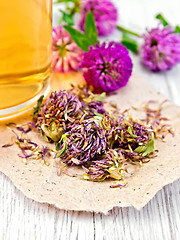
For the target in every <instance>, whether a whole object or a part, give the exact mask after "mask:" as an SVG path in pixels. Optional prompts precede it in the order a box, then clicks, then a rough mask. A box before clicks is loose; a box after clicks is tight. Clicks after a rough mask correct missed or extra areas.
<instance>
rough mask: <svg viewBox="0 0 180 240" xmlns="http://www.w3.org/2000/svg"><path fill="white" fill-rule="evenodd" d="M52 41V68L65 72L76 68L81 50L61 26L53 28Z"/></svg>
mask: <svg viewBox="0 0 180 240" xmlns="http://www.w3.org/2000/svg"><path fill="white" fill-rule="evenodd" d="M52 41H53V59H52V67H53V69H54V70H55V71H57V72H65V73H68V72H69V71H75V70H77V69H78V66H79V62H80V60H81V56H82V53H83V52H82V50H81V49H80V48H79V47H78V46H77V44H76V43H75V42H74V41H73V40H72V38H71V36H70V35H69V33H68V32H67V31H66V30H65V29H64V28H63V27H62V26H58V27H56V28H53V32H52Z"/></svg>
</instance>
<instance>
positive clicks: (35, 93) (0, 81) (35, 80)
mask: <svg viewBox="0 0 180 240" xmlns="http://www.w3.org/2000/svg"><path fill="white" fill-rule="evenodd" d="M51 36H52V1H51V0H7V1H6V0H0V119H5V118H8V117H11V116H15V115H18V114H20V113H21V112H24V111H26V110H27V109H28V108H29V107H31V106H32V105H33V104H34V103H35V102H36V100H37V99H38V98H39V96H40V95H42V94H45V95H46V94H47V93H48V91H49V90H50V84H49V78H50V72H51V57H52V37H51Z"/></svg>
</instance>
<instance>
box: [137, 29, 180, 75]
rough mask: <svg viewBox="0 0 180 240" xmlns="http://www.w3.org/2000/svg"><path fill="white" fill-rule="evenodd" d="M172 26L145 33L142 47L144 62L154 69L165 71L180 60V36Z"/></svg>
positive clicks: (141, 53) (141, 56)
mask: <svg viewBox="0 0 180 240" xmlns="http://www.w3.org/2000/svg"><path fill="white" fill-rule="evenodd" d="M173 31H174V30H173V29H172V28H171V27H170V26H166V27H164V28H153V29H151V30H150V31H147V33H146V34H144V36H143V37H144V43H143V44H142V46H141V47H140V51H139V53H140V58H141V61H142V63H143V64H144V65H145V66H146V67H147V68H149V69H150V70H152V71H165V70H168V69H170V68H172V67H173V66H174V65H176V64H177V63H179V62H180V36H179V34H178V33H173Z"/></svg>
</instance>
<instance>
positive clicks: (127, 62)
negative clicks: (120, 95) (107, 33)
mask: <svg viewBox="0 0 180 240" xmlns="http://www.w3.org/2000/svg"><path fill="white" fill-rule="evenodd" d="M80 66H81V67H82V68H84V69H85V70H84V73H83V76H84V78H85V80H86V82H87V84H89V85H92V86H93V87H94V89H95V91H97V92H102V91H105V92H112V91H115V90H117V89H119V88H121V87H123V86H125V85H126V84H127V82H128V80H129V78H130V76H131V73H132V61H131V58H130V56H129V54H128V51H127V49H126V47H124V46H123V45H122V44H121V43H116V42H110V43H109V44H106V43H103V44H95V47H93V46H90V50H89V52H87V53H84V56H83V58H82V61H81V63H80Z"/></svg>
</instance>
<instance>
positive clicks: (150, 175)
mask: <svg viewBox="0 0 180 240" xmlns="http://www.w3.org/2000/svg"><path fill="white" fill-rule="evenodd" d="M79 81H80V82H82V76H81V75H80V74H74V75H71V74H70V75H68V77H67V75H66V76H65V77H64V75H55V76H54V81H53V84H52V86H53V88H55V89H57V90H58V89H63V88H67V87H69V83H70V82H74V83H77V82H79ZM164 99H165V97H163V96H162V95H161V94H159V93H157V92H156V91H155V90H154V89H153V88H152V87H151V86H150V85H149V84H148V83H147V81H145V80H143V79H142V78H140V77H137V76H132V78H131V79H130V81H129V83H128V85H127V86H126V87H124V88H122V89H120V90H119V91H118V92H117V93H116V94H113V95H112V96H109V97H108V98H107V101H113V102H115V103H117V104H118V106H120V107H121V109H122V110H123V109H125V108H128V107H130V106H131V105H133V106H140V105H141V103H142V102H143V101H148V100H157V101H158V102H159V103H160V102H162V101H163V100H164ZM140 114H141V113H139V115H140ZM137 115H138V114H137ZM163 115H164V116H166V117H169V118H170V119H171V121H170V123H171V124H172V125H173V127H174V128H175V137H172V136H171V135H168V137H167V138H166V143H164V142H160V141H155V149H158V151H159V152H158V157H157V158H154V159H152V160H151V161H150V162H149V163H147V164H144V165H143V166H142V167H139V168H138V169H137V170H136V171H135V173H134V174H133V175H132V176H130V177H128V179H127V182H128V184H127V186H126V187H124V188H121V189H119V188H113V189H112V188H110V187H109V186H110V185H111V184H112V183H114V181H110V180H107V181H104V182H89V181H86V180H83V179H81V178H80V177H69V176H67V175H65V174H63V175H61V176H57V169H58V164H57V162H56V161H55V160H54V159H49V163H50V165H49V166H46V165H44V164H42V163H41V161H40V160H28V164H27V165H25V164H24V163H23V161H22V159H20V158H19V157H18V156H17V154H18V153H20V150H19V149H18V147H17V146H16V145H13V146H12V147H8V148H2V147H1V146H2V145H3V144H5V143H8V142H9V141H10V139H11V136H12V133H11V131H10V130H9V129H8V128H7V127H6V126H5V125H4V124H3V123H2V122H1V123H0V171H2V172H3V173H4V174H6V175H7V176H8V177H9V178H10V179H11V180H12V182H13V183H14V185H15V186H16V187H17V188H18V189H20V190H21V191H22V192H23V193H24V194H25V195H26V196H27V197H29V198H31V199H33V200H35V201H38V202H42V203H49V204H53V205H55V206H56V207H58V208H60V209H66V210H84V211H95V212H103V213H107V211H109V210H110V209H112V208H113V207H115V206H119V207H127V206H133V207H135V208H136V209H140V208H142V207H143V206H145V205H146V204H147V202H148V201H149V200H150V199H152V198H153V196H154V195H155V194H156V193H157V192H158V191H159V190H160V189H161V188H162V187H163V186H164V185H166V184H169V183H171V182H173V181H174V180H176V179H178V178H179V177H180V108H179V107H177V106H175V105H174V104H173V103H171V102H168V103H166V104H165V106H164V110H163ZM29 120H30V113H29V114H26V115H22V116H21V117H18V118H16V119H13V121H15V122H17V123H21V122H27V121H29ZM11 121H12V119H11ZM28 136H29V137H30V138H32V140H34V141H35V142H37V143H39V144H44V142H43V140H42V139H41V137H40V135H39V134H38V133H35V132H30V133H29V134H28ZM70 170H72V168H71V169H70Z"/></svg>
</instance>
